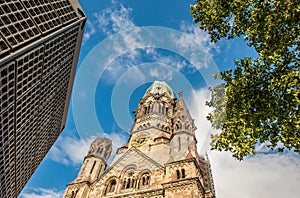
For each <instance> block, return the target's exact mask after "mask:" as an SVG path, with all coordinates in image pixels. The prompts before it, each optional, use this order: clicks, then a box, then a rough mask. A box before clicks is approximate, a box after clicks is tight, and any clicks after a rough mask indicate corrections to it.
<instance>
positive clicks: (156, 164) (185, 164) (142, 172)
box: [64, 81, 216, 198]
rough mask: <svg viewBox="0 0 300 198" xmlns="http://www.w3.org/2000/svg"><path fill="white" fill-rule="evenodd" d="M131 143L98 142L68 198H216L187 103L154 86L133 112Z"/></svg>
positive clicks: (157, 84) (167, 89) (164, 87)
mask: <svg viewBox="0 0 300 198" xmlns="http://www.w3.org/2000/svg"><path fill="white" fill-rule="evenodd" d="M134 114H135V121H134V123H133V125H132V128H131V131H130V137H129V139H128V141H127V144H125V145H124V146H122V147H120V148H118V150H117V152H116V155H115V157H114V159H113V161H112V163H111V164H110V166H108V167H107V160H108V158H109V156H110V154H111V151H112V142H111V140H109V139H108V138H97V139H95V140H94V141H93V142H92V144H91V146H90V148H89V152H88V154H87V155H86V156H85V158H84V161H83V164H82V167H81V169H80V171H79V173H78V176H77V178H76V179H75V180H74V181H72V182H71V183H69V184H68V185H67V189H66V191H65V194H64V198H108V197H109V198H117V197H118V198H135V197H137V198H163V197H165V198H215V197H216V195H215V190H214V184H213V178H212V174H211V168H210V163H209V161H208V158H207V156H200V155H199V154H198V152H197V146H196V144H197V140H196V137H195V130H196V126H195V124H194V120H193V119H192V117H191V115H190V113H189V110H188V108H187V106H186V104H185V102H184V100H183V97H182V93H179V94H178V99H176V98H175V96H174V93H173V90H172V89H171V88H170V86H169V85H168V84H167V83H165V82H159V81H155V82H154V83H153V84H152V85H151V86H150V87H149V88H148V90H147V91H146V93H145V95H144V96H143V98H142V99H141V100H140V103H139V104H138V107H137V110H136V111H134Z"/></svg>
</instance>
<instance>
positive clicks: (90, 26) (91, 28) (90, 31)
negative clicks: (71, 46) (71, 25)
mask: <svg viewBox="0 0 300 198" xmlns="http://www.w3.org/2000/svg"><path fill="white" fill-rule="evenodd" d="M94 34H96V27H95V24H94V23H92V22H91V21H90V20H87V22H86V28H85V31H84V34H83V42H86V41H87V40H88V39H89V38H90V37H91V36H92V35H94Z"/></svg>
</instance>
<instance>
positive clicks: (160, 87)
mask: <svg viewBox="0 0 300 198" xmlns="http://www.w3.org/2000/svg"><path fill="white" fill-rule="evenodd" d="M149 93H152V94H156V93H158V94H163V93H166V94H167V95H168V96H170V97H171V98H175V96H174V93H173V90H172V89H171V87H170V86H169V85H168V84H167V83H166V82H163V81H154V82H153V83H152V85H151V86H150V87H149V88H148V89H147V91H146V93H145V95H144V97H145V96H146V95H147V94H149ZM144 97H143V98H144Z"/></svg>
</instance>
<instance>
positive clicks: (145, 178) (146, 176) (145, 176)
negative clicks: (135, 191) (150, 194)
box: [140, 173, 150, 186]
mask: <svg viewBox="0 0 300 198" xmlns="http://www.w3.org/2000/svg"><path fill="white" fill-rule="evenodd" d="M149 184H150V175H149V173H144V174H143V175H142V176H141V179H140V185H141V186H146V185H149Z"/></svg>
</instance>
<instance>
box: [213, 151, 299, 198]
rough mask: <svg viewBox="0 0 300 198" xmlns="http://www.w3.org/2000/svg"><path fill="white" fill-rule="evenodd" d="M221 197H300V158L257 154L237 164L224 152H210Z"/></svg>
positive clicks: (217, 189)
mask: <svg viewBox="0 0 300 198" xmlns="http://www.w3.org/2000/svg"><path fill="white" fill-rule="evenodd" d="M210 158H211V164H212V171H213V177H214V181H215V187H216V193H217V197H219V198H227V197H231V198H240V197H243V198H252V197H272V198H281V197H290V198H296V197H298V196H299V194H300V189H299V183H300V171H299V169H300V158H299V156H298V157H296V156H293V155H292V154H278V153H277V154H258V155H256V156H254V157H251V158H247V159H246V160H244V161H241V162H240V161H237V160H235V159H233V158H232V157H231V154H229V153H225V152H215V151H214V152H211V153H210Z"/></svg>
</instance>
